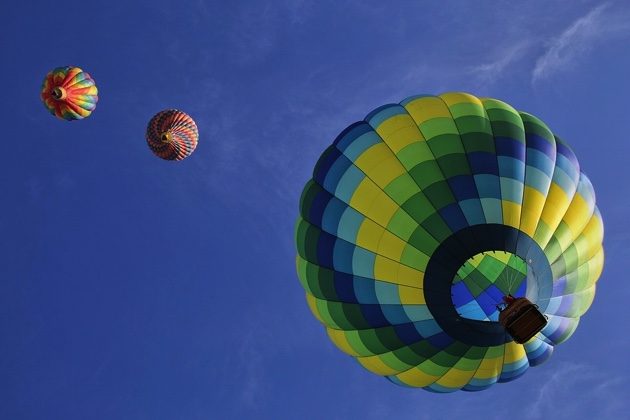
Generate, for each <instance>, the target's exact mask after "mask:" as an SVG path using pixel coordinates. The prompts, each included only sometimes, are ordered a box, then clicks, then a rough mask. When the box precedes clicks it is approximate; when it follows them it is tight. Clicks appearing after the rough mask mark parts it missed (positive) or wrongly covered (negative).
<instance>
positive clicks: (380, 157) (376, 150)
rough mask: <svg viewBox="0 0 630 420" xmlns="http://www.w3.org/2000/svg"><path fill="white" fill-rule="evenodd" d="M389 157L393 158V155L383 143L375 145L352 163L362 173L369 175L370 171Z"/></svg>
mask: <svg viewBox="0 0 630 420" xmlns="http://www.w3.org/2000/svg"><path fill="white" fill-rule="evenodd" d="M391 156H394V154H393V153H392V151H391V150H390V149H389V147H387V145H386V144H385V143H376V144H375V145H373V146H371V147H370V148H369V149H367V150H365V151H364V152H363V153H362V154H361V155H360V156H359V157H358V158H357V159H356V160H355V161H354V164H355V166H357V167H358V168H360V169H361V170H362V171H363V172H364V173H366V174H369V172H370V169H372V168H374V167H375V166H376V165H378V164H379V163H381V162H382V161H384V160H385V159H387V158H389V157H391Z"/></svg>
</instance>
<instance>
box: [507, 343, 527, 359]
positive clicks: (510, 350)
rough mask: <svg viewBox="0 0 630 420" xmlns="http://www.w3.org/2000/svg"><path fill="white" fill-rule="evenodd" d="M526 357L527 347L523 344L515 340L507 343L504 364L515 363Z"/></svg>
mask: <svg viewBox="0 0 630 420" xmlns="http://www.w3.org/2000/svg"><path fill="white" fill-rule="evenodd" d="M524 357H526V356H525V347H523V345H522V344H518V343H515V342H514V341H510V342H509V343H506V344H505V358H504V359H503V363H504V364H508V363H514V362H516V361H518V360H522V359H523V358H524Z"/></svg>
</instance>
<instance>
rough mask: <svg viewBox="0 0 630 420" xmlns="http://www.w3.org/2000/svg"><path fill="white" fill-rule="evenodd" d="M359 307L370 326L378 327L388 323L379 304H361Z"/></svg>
mask: <svg viewBox="0 0 630 420" xmlns="http://www.w3.org/2000/svg"><path fill="white" fill-rule="evenodd" d="M359 308H360V309H361V313H362V314H363V317H364V318H365V320H366V321H367V323H368V324H370V326H372V327H374V328H380V327H385V326H387V325H388V322H387V318H385V316H384V315H383V312H382V311H381V307H380V305H361V306H360V307H359Z"/></svg>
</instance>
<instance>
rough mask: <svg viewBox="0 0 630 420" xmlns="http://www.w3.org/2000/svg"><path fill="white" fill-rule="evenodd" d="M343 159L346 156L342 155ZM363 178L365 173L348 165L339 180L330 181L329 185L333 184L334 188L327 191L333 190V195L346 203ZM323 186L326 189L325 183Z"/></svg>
mask: <svg viewBox="0 0 630 420" xmlns="http://www.w3.org/2000/svg"><path fill="white" fill-rule="evenodd" d="M343 159H346V158H345V157H344V158H343ZM346 160H347V159H346ZM363 178H365V174H364V173H363V172H361V170H360V169H359V168H357V167H356V166H350V167H348V169H347V170H346V172H345V173H344V174H343V176H342V177H341V179H339V181H336V180H333V181H336V182H333V183H331V187H333V185H334V189H332V190H329V191H334V192H335V196H337V197H338V198H339V199H341V200H343V201H345V202H346V203H349V202H350V200H351V199H352V195H353V194H354V192H355V191H356V189H357V187H358V186H359V184H360V183H361V181H363ZM326 180H328V177H326ZM325 187H326V189H328V187H327V186H326V185H325Z"/></svg>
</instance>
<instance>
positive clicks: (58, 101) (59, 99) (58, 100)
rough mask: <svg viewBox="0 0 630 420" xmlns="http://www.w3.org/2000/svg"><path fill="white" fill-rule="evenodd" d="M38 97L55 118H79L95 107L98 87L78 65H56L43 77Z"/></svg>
mask: <svg viewBox="0 0 630 420" xmlns="http://www.w3.org/2000/svg"><path fill="white" fill-rule="evenodd" d="M40 97H41V100H42V102H43V103H44V106H45V107H46V108H47V109H48V111H50V113H51V114H53V115H54V116H56V117H57V118H60V119H62V120H67V121H72V120H80V119H83V118H85V117H88V116H89V115H90V114H91V113H92V111H94V109H95V108H96V103H97V102H98V89H97V88H96V84H95V83H94V79H92V77H91V76H90V75H89V74H88V73H86V72H84V71H83V70H81V69H80V68H79V67H71V66H66V67H57V68H56V69H54V70H52V71H51V72H49V73H48V74H47V75H46V77H45V78H44V82H43V83H42V90H41V93H40Z"/></svg>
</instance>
